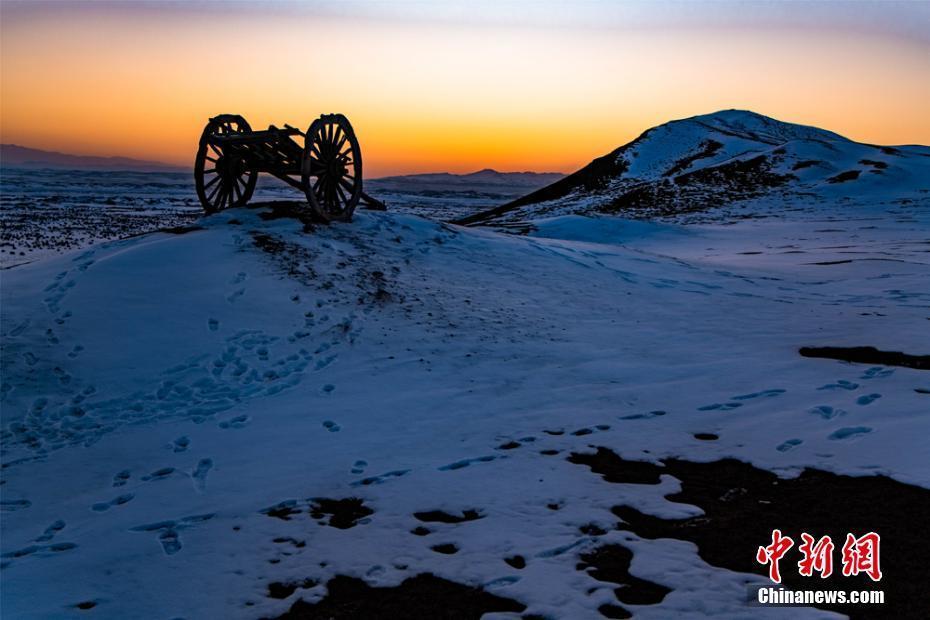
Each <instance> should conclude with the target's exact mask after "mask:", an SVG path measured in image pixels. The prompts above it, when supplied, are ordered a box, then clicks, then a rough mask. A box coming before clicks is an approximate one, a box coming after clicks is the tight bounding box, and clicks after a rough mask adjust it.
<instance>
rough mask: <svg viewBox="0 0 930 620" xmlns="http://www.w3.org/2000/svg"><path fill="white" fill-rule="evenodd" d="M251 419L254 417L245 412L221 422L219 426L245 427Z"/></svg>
mask: <svg viewBox="0 0 930 620" xmlns="http://www.w3.org/2000/svg"><path fill="white" fill-rule="evenodd" d="M251 420H252V418H250V417H249V416H247V415H245V414H242V415H237V416H236V417H234V418H230V419H229V420H223V421H222V422H220V424H219V427H220V428H243V427H244V426H246V425H247V424H248V423H249V422H250V421H251Z"/></svg>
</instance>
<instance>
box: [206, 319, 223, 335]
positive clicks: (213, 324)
mask: <svg viewBox="0 0 930 620" xmlns="http://www.w3.org/2000/svg"><path fill="white" fill-rule="evenodd" d="M207 327H209V328H210V331H211V332H215V331H216V330H218V329H219V328H220V322H219V321H218V320H216V319H208V320H207Z"/></svg>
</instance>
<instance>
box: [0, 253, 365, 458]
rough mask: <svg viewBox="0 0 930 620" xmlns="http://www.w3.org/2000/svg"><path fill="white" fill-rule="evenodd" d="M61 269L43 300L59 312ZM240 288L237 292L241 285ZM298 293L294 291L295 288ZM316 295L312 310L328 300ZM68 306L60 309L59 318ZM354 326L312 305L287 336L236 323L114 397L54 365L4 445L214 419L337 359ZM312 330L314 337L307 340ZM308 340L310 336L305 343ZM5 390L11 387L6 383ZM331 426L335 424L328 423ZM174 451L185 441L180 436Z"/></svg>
mask: <svg viewBox="0 0 930 620" xmlns="http://www.w3.org/2000/svg"><path fill="white" fill-rule="evenodd" d="M91 256H92V253H85V254H83V255H81V257H78V259H75V260H76V261H77V262H78V265H79V267H78V268H79V269H82V268H83V269H86V268H87V267H88V266H89V265H91V264H92V263H93V261H92V260H91ZM67 276H68V272H62V273H61V274H59V276H57V277H56V280H55V282H53V284H52V285H50V286H49V287H48V288H47V292H48V293H49V296H48V297H47V298H46V305H47V306H48V307H49V309H50V310H52V311H54V312H59V311H60V310H61V308H60V304H61V302H62V300H63V299H64V297H65V294H66V293H67V292H68V290H70V289H71V288H72V287H73V286H74V284H73V282H74V280H72V279H67ZM246 280H247V274H246V273H245V272H239V273H238V274H236V275H235V276H234V277H233V278H232V280H231V283H232V284H233V285H234V286H238V285H241V284H242V283H244V282H245V281H246ZM240 291H241V292H240ZM244 293H245V289H244V288H241V289H236V291H234V292H233V294H232V295H231V297H232V299H228V300H230V301H232V300H234V299H237V298H239V297H241V295H242V294H244ZM297 300H298V301H299V296H297ZM325 305H326V304H325V302H323V301H322V300H319V301H317V303H316V305H315V306H314V309H315V310H317V311H318V310H319V309H320V308H323V307H325ZM70 316H71V313H70V312H68V311H65V312H64V313H62V314H61V315H60V317H59V318H60V319H61V320H59V323H62V322H63V319H64V318H67V317H70ZM28 327H29V322H28V321H27V322H24V323H23V324H21V325H19V326H17V327H16V328H14V329H13V330H11V332H10V334H11V335H17V334H22V333H23V332H24V331H25V330H26V329H27V328H28ZM206 327H207V329H208V330H209V331H210V332H220V331H221V329H222V326H221V324H220V321H219V320H218V319H216V318H213V317H209V318H207V320H206ZM357 334H358V328H357V326H356V325H355V316H354V314H350V315H349V316H346V317H345V318H343V319H342V320H340V321H338V322H335V323H333V322H331V321H330V318H329V317H328V316H327V315H326V314H322V315H320V316H317V314H316V313H315V312H314V311H307V312H306V313H305V314H304V326H303V328H301V329H298V330H296V331H295V332H293V333H292V334H290V335H289V336H287V337H286V338H285V337H279V336H276V335H271V334H268V333H266V332H264V331H262V330H258V329H244V330H239V331H236V332H235V333H233V334H231V335H229V336H227V337H226V338H224V339H223V341H222V349H221V350H220V351H219V353H218V354H215V355H211V354H209V353H205V354H202V355H197V356H193V357H191V358H189V359H188V360H186V361H185V362H184V363H181V364H178V365H175V366H173V367H171V368H168V369H166V370H165V371H164V372H162V373H161V381H160V383H159V384H158V385H157V386H156V387H154V388H153V389H151V390H148V391H145V390H143V391H138V392H134V393H131V394H123V395H118V396H115V397H109V398H107V397H104V396H103V395H98V394H96V389H95V387H94V386H93V385H89V384H84V382H82V381H81V380H80V379H79V378H77V377H74V376H72V375H71V374H70V373H69V372H68V371H67V370H66V368H64V367H63V366H61V365H58V366H54V367H53V368H51V374H52V376H53V377H54V378H55V379H56V380H57V383H58V386H59V388H58V389H57V390H56V391H55V392H53V393H47V394H46V395H43V396H41V397H38V398H36V399H35V401H34V402H33V405H32V407H31V409H30V411H29V412H28V413H27V415H26V416H25V417H24V418H23V419H22V420H19V421H14V422H12V423H10V424H9V425H8V426H7V428H6V429H3V443H4V444H5V446H6V447H7V449H9V447H11V446H13V445H22V446H25V447H26V448H29V449H32V450H35V451H38V452H39V453H45V452H47V451H50V450H55V449H58V448H61V447H63V446H65V445H72V444H84V445H90V444H92V443H94V442H95V441H97V440H99V439H100V438H101V437H102V436H103V435H104V434H106V433H108V432H110V431H112V430H114V429H116V428H118V427H120V426H122V425H125V424H140V423H149V422H154V421H157V420H162V419H166V418H189V419H191V420H192V421H193V422H195V423H203V422H205V421H207V420H211V419H215V418H216V416H218V415H220V414H222V412H224V411H226V410H229V409H231V408H233V407H235V406H236V405H238V404H239V403H242V402H245V401H248V400H250V399H252V398H257V397H261V396H271V395H274V394H277V393H280V392H282V391H284V390H288V389H290V388H293V387H294V386H296V385H298V384H299V383H300V382H301V381H302V380H303V379H304V378H305V376H306V374H307V373H308V372H316V371H321V370H323V369H325V368H327V367H328V366H329V365H331V364H332V363H333V362H335V361H336V360H337V359H338V353H337V352H336V349H335V348H336V347H337V346H338V345H340V344H342V343H343V342H346V341H349V342H351V341H352V340H353V339H354V338H355V337H356V336H357ZM46 336H47V339H48V341H49V342H50V343H51V344H56V345H57V344H59V342H60V341H59V339H58V337H57V335H56V334H55V332H54V330H53V329H51V328H49V329H48V330H47V331H46ZM311 337H315V338H318V339H321V340H317V342H316V343H315V344H312V345H311V344H310V343H309V340H310V339H311ZM304 342H307V344H303V343H304ZM83 351H84V347H83V346H82V345H75V346H73V348H71V349H70V351H69V352H68V353H67V356H68V357H69V358H71V359H73V358H75V357H77V356H78V355H79V354H81V353H82V352H83ZM23 359H24V362H25V363H26V364H27V366H30V367H33V366H37V364H39V363H40V362H41V359H40V357H39V356H37V355H36V354H35V353H33V352H26V353H25V354H24V355H23ZM3 389H4V392H3V394H6V392H8V391H9V389H12V388H11V386H9V385H8V384H4V386H3ZM323 389H324V391H325V392H331V391H332V390H334V389H335V386H333V385H332V384H326V385H325V386H324V388H323ZM249 422H250V418H249V417H248V416H247V415H238V416H233V417H231V418H229V419H224V420H220V421H219V422H218V425H219V427H220V428H222V429H230V430H236V429H241V428H244V427H245V426H246V425H248V423H249ZM330 430H338V425H335V424H334V423H332V427H331V428H330ZM175 449H176V451H180V450H183V449H184V446H183V445H182V444H178V445H177V446H176V448H175Z"/></svg>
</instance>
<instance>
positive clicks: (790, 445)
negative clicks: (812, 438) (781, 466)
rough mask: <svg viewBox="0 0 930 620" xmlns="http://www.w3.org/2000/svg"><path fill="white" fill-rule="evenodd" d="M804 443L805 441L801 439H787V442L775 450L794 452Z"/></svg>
mask: <svg viewBox="0 0 930 620" xmlns="http://www.w3.org/2000/svg"><path fill="white" fill-rule="evenodd" d="M802 443H804V441H802V440H801V439H786V440H785V441H783V442H781V443H780V444H778V446H776V447H775V449H776V450H778V451H779V452H787V451H788V450H793V449H794V448H796V447H797V446H800V445H801V444H802Z"/></svg>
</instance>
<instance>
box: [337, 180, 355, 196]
mask: <svg viewBox="0 0 930 620" xmlns="http://www.w3.org/2000/svg"><path fill="white" fill-rule="evenodd" d="M339 185H341V186H342V187H344V188H346V189H347V190H349V191H350V192H351V193H353V194H354V193H355V184H354V183H349V182H348V181H346V180H345V179H344V178H343V179H339Z"/></svg>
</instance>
